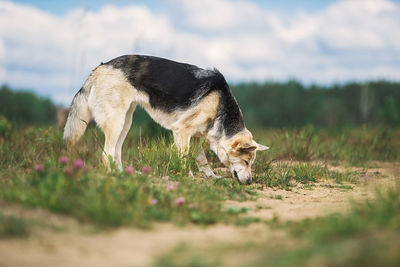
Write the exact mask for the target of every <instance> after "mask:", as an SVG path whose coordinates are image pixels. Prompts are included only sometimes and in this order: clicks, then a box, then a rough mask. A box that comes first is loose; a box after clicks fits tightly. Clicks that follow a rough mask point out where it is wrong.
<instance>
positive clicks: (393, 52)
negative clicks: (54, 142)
mask: <svg viewBox="0 0 400 267" xmlns="http://www.w3.org/2000/svg"><path fill="white" fill-rule="evenodd" d="M132 53H138V54H151V55H157V56H162V57H167V58H170V59H174V60H178V61H183V62H188V63H192V64H195V65H198V66H201V67H217V68H218V69H219V70H220V71H221V72H222V73H223V74H224V75H225V76H226V78H227V80H228V81H230V82H241V81H259V82H263V81H267V80H273V81H286V80H288V79H297V80H299V81H301V82H304V83H306V84H310V83H319V84H332V83H343V82H348V81H366V80H376V79H387V80H396V81H399V80H400V3H399V1H393V0H338V1H332V0H320V1H318V0H303V1H301V0H298V1H295V0H287V1H260V0H201V1H194V0H193V1H189V0H163V1H162V0H158V1H157V0H147V1H146V0H133V1H128V0H113V1H105V0H94V1H89V0H80V1H79V0H69V1H28V0H14V1H9V0H0V84H1V83H7V84H9V85H10V86H12V87H15V88H24V89H32V90H34V91H35V92H37V93H39V94H41V95H44V96H49V97H51V98H52V99H53V100H54V101H55V102H57V103H60V104H64V105H66V104H68V103H69V102H70V101H71V99H72V97H73V95H74V93H75V92H76V91H77V90H78V89H79V88H80V86H81V84H82V83H83V82H84V80H85V78H86V77H87V75H88V74H89V73H90V71H91V70H92V69H93V68H94V67H96V65H97V64H99V63H100V62H102V61H108V60H110V59H112V58H114V57H116V56H119V55H122V54H132Z"/></svg>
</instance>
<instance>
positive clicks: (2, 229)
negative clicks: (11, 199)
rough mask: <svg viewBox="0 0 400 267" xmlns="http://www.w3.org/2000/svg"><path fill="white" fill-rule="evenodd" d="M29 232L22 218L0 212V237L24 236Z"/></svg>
mask: <svg viewBox="0 0 400 267" xmlns="http://www.w3.org/2000/svg"><path fill="white" fill-rule="evenodd" d="M28 233H29V231H28V228H27V226H26V223H25V221H24V220H23V219H21V218H19V217H16V216H5V215H3V214H1V213H0V238H12V237H25V236H27V235H28Z"/></svg>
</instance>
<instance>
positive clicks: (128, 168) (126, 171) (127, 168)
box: [125, 166, 135, 174]
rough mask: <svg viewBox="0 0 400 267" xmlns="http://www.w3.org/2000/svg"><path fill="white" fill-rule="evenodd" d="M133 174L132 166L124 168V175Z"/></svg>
mask: <svg viewBox="0 0 400 267" xmlns="http://www.w3.org/2000/svg"><path fill="white" fill-rule="evenodd" d="M134 172H135V169H134V168H133V167H132V166H126V167H125V173H126V174H133V173H134Z"/></svg>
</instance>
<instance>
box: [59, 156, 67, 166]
mask: <svg viewBox="0 0 400 267" xmlns="http://www.w3.org/2000/svg"><path fill="white" fill-rule="evenodd" d="M67 162H68V158H67V157H66V156H61V158H60V163H61V164H62V165H66V164H67Z"/></svg>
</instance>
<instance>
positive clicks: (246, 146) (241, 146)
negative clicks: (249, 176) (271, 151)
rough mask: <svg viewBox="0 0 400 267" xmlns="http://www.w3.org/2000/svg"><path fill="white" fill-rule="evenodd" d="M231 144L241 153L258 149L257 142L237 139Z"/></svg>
mask: <svg viewBox="0 0 400 267" xmlns="http://www.w3.org/2000/svg"><path fill="white" fill-rule="evenodd" d="M231 146H232V149H233V150H234V151H237V152H240V153H247V152H251V151H254V150H256V149H257V146H256V145H255V144H250V143H248V142H243V141H242V140H236V141H235V142H233V143H232V145H231Z"/></svg>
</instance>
